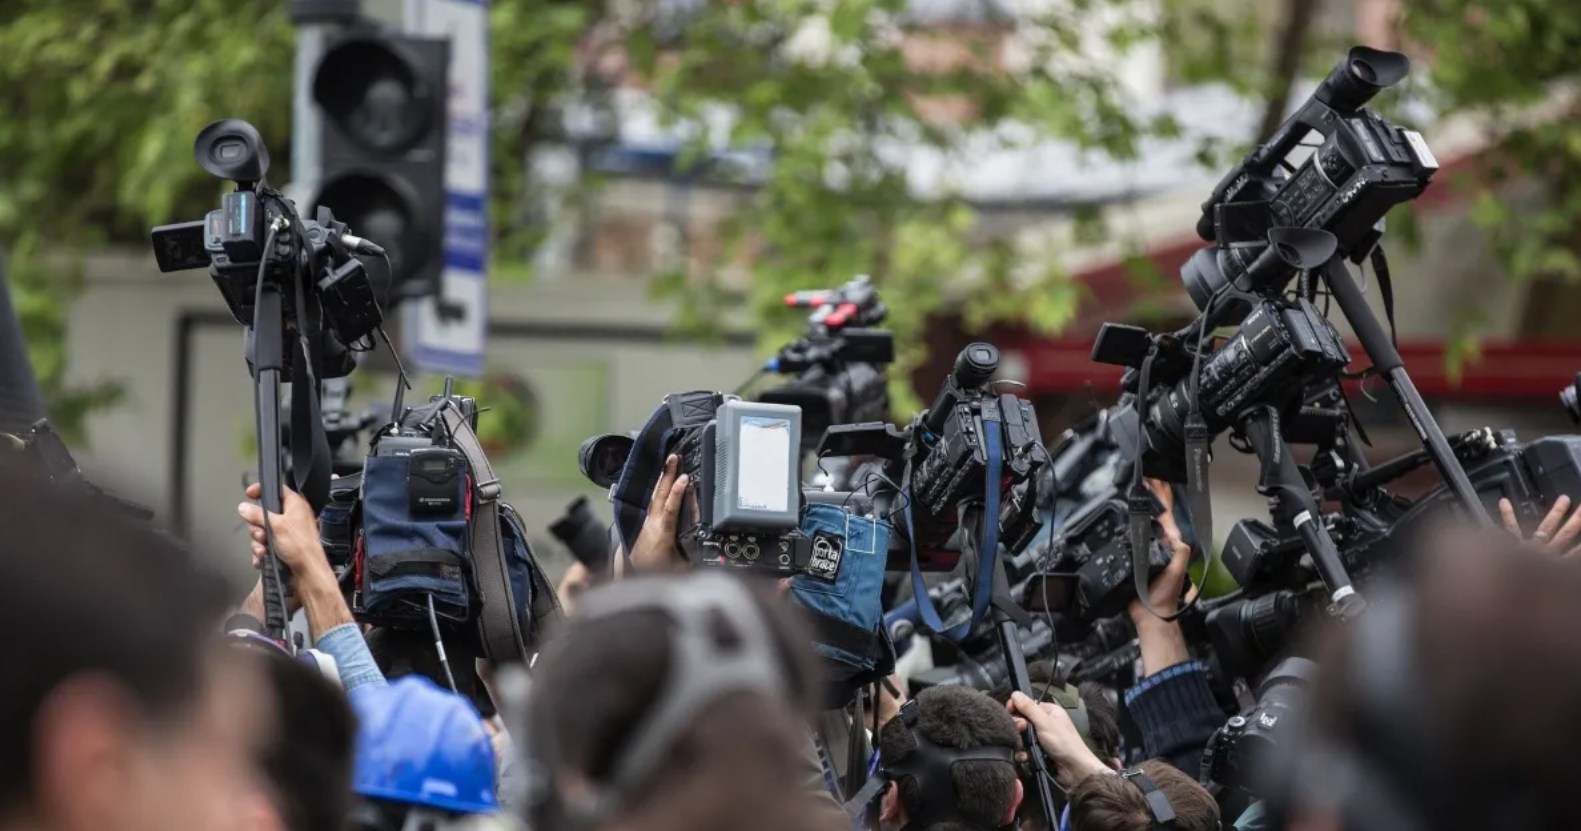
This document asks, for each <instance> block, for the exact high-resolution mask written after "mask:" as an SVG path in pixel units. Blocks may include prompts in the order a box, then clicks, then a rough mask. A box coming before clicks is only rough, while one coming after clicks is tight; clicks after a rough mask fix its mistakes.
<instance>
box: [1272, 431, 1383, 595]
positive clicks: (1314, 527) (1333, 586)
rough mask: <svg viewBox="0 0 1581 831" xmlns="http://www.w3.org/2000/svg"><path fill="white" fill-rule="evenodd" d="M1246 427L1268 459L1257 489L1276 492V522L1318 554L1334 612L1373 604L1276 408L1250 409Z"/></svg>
mask: <svg viewBox="0 0 1581 831" xmlns="http://www.w3.org/2000/svg"><path fill="white" fill-rule="evenodd" d="M1241 429H1242V431H1243V432H1244V433H1245V434H1246V437H1247V438H1248V439H1250V440H1251V444H1252V448H1253V449H1254V450H1256V451H1257V459H1258V461H1259V462H1261V463H1262V475H1261V476H1260V477H1259V479H1260V481H1259V482H1258V483H1257V490H1258V491H1259V492H1261V493H1263V494H1266V495H1268V496H1269V497H1272V499H1273V513H1274V524H1275V526H1278V527H1281V528H1289V527H1292V526H1293V527H1294V528H1295V530H1296V533H1297V534H1300V535H1301V541H1302V542H1304V543H1305V544H1306V547H1307V551H1308V552H1310V553H1311V555H1312V563H1313V565H1315V566H1317V570H1318V576H1320V577H1321V578H1322V579H1323V584H1324V585H1325V586H1327V587H1328V590H1329V604H1330V605H1329V613H1330V614H1332V615H1334V616H1335V617H1338V618H1340V619H1342V620H1348V619H1350V618H1352V617H1355V616H1356V615H1358V614H1360V613H1361V612H1362V610H1363V609H1365V608H1366V606H1367V604H1366V602H1365V601H1363V600H1362V598H1361V595H1359V594H1357V593H1356V588H1355V587H1354V586H1352V585H1351V582H1350V574H1349V573H1347V572H1346V571H1345V564H1344V563H1343V562H1342V561H1341V560H1340V558H1339V549H1338V548H1337V547H1336V546H1335V545H1334V540H1333V538H1331V537H1330V536H1329V534H1328V529H1327V528H1325V527H1324V526H1323V520H1322V512H1321V510H1320V509H1319V508H1318V504H1317V501H1316V500H1314V499H1313V498H1312V492H1311V491H1310V490H1308V489H1307V483H1306V480H1305V479H1303V478H1302V476H1301V471H1300V469H1298V468H1297V467H1296V462H1295V459H1292V458H1291V457H1290V445H1288V444H1286V443H1285V439H1284V436H1282V435H1280V434H1279V425H1278V421H1277V420H1276V417H1275V413H1274V411H1273V410H1272V409H1270V408H1267V407H1257V408H1254V409H1252V410H1249V411H1248V412H1247V413H1246V414H1245V415H1244V416H1243V417H1242V422H1241Z"/></svg>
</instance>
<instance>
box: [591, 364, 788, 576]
mask: <svg viewBox="0 0 1581 831" xmlns="http://www.w3.org/2000/svg"><path fill="white" fill-rule="evenodd" d="M801 437H802V421H801V411H800V410H799V409H797V408H796V407H794V406H789V405H784V404H767V403H762V402H754V401H743V400H741V399H740V398H737V397H736V396H733V395H724V394H722V393H716V392H708V391H698V392H689V393H676V394H672V395H669V396H666V397H665V399H664V402H663V404H661V405H660V407H659V409H658V411H656V412H655V413H654V416H653V418H651V419H650V420H649V422H648V424H647V425H646V426H645V427H644V428H643V429H642V430H641V431H639V433H638V434H637V436H636V437H635V438H631V437H628V436H623V435H617V434H610V435H603V436H595V437H593V438H590V439H588V440H586V441H584V442H583V443H582V447H581V450H580V451H579V453H578V456H579V462H580V465H581V468H582V472H583V474H584V475H587V477H588V479H589V480H591V481H593V482H594V483H595V484H604V483H606V482H608V483H609V484H610V486H612V487H613V488H614V490H613V491H612V495H613V499H614V502H615V510H616V520H617V525H619V526H620V528H621V531H620V533H621V535H622V542H623V543H624V544H625V545H626V546H627V550H628V551H629V550H630V545H631V544H632V543H633V542H634V541H635V539H636V534H637V531H638V530H639V529H640V528H641V527H642V522H643V520H644V518H645V517H644V516H643V514H644V513H645V512H646V510H647V507H648V501H649V497H650V495H651V494H650V493H649V492H648V490H650V489H651V487H652V485H651V483H652V482H656V481H658V477H659V473H660V470H661V468H662V466H663V464H664V460H665V459H666V458H667V457H668V456H670V455H671V454H674V455H675V456H677V457H678V458H679V460H680V472H681V473H683V474H685V475H686V476H687V477H688V478H689V482H690V484H689V485H688V486H687V491H686V496H685V501H684V503H683V504H682V506H681V515H680V520H679V526H678V529H677V535H676V544H677V545H678V546H679V547H680V549H681V551H682V552H683V553H684V554H685V555H686V557H687V558H688V559H689V560H691V562H692V563H693V564H694V565H697V566H727V567H734V568H745V569H752V570H756V571H767V572H771V573H775V574H787V575H788V574H794V573H798V572H800V571H803V570H804V569H805V568H806V567H807V566H808V562H809V557H810V556H811V553H812V548H811V542H810V540H809V539H808V538H807V536H806V535H805V534H803V533H802V532H801V529H800V526H801V507H802V492H801V476H800V472H801V471H800V468H801ZM617 462H618V464H617ZM622 520H624V521H622ZM628 537H629V538H628Z"/></svg>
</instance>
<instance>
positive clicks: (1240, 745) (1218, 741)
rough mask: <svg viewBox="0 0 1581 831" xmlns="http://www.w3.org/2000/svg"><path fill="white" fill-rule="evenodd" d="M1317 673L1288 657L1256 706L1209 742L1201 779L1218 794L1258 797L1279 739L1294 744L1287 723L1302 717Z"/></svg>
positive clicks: (1308, 664) (1261, 690)
mask: <svg viewBox="0 0 1581 831" xmlns="http://www.w3.org/2000/svg"><path fill="white" fill-rule="evenodd" d="M1317 669H1318V667H1317V665H1316V664H1314V663H1312V662H1311V661H1308V660H1306V659H1304V658H1287V659H1285V660H1284V661H1282V662H1281V663H1280V664H1279V665H1278V666H1276V667H1274V669H1273V670H1272V671H1271V672H1269V673H1268V677H1267V678H1265V679H1264V680H1263V683H1262V685H1261V686H1260V687H1259V688H1258V691H1257V703H1256V704H1255V705H1253V706H1252V707H1251V709H1249V710H1247V711H1246V712H1244V713H1241V714H1240V715H1236V716H1232V717H1231V718H1230V720H1229V721H1228V722H1226V723H1225V725H1224V726H1223V727H1221V728H1219V730H1218V732H1216V733H1214V734H1213V737H1212V738H1211V739H1209V740H1208V746H1207V747H1206V748H1205V749H1204V750H1203V752H1202V774H1201V776H1200V777H1199V779H1200V780H1201V781H1202V782H1203V783H1204V784H1207V785H1210V786H1212V787H1213V788H1214V790H1215V791H1218V790H1222V789H1226V788H1229V789H1234V790H1241V791H1246V792H1248V793H1252V794H1254V795H1255V794H1256V791H1257V789H1258V787H1259V786H1260V784H1261V783H1260V782H1259V780H1258V777H1259V776H1265V775H1266V774H1267V773H1268V771H1269V768H1270V760H1271V759H1272V758H1273V754H1274V752H1275V750H1277V748H1278V747H1279V743H1280V741H1281V739H1280V736H1281V735H1284V736H1286V738H1285V739H1283V740H1284V741H1289V737H1288V731H1289V729H1290V728H1289V727H1285V726H1282V725H1288V724H1289V723H1290V722H1291V721H1293V720H1295V719H1297V718H1299V717H1300V716H1301V714H1302V711H1303V709H1304V707H1305V698H1306V692H1307V688H1308V687H1309V686H1310V685H1311V683H1312V681H1313V679H1314V678H1315V677H1316V675H1317Z"/></svg>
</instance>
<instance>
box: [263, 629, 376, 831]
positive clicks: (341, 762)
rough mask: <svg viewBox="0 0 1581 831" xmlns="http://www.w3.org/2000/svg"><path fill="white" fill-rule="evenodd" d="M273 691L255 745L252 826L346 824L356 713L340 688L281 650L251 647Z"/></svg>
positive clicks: (281, 828) (312, 828) (285, 830)
mask: <svg viewBox="0 0 1581 831" xmlns="http://www.w3.org/2000/svg"><path fill="white" fill-rule="evenodd" d="M247 654H249V655H251V656H252V658H253V660H254V661H255V662H256V664H257V667H258V671H259V674H260V675H262V676H264V678H266V679H267V680H266V682H265V686H266V687H267V688H268V689H269V690H271V691H272V693H273V698H274V702H273V703H274V708H273V715H272V718H271V719H270V722H271V724H272V725H273V727H274V729H273V730H271V731H270V733H269V735H268V737H267V738H266V739H265V740H264V741H263V743H262V746H261V747H260V748H259V749H258V754H257V765H258V769H259V773H260V777H259V780H260V781H259V794H258V796H259V798H258V800H257V801H256V803H255V805H254V808H255V811H254V816H253V818H252V819H253V821H252V822H251V824H250V827H251V828H252V829H254V831H341V828H342V827H343V826H344V824H345V822H346V816H347V813H348V812H349V811H350V809H351V802H352V794H351V773H352V760H353V758H354V756H353V749H354V747H355V743H356V738H357V720H356V717H355V716H353V715H352V712H351V705H350V704H348V703H347V701H346V696H345V694H344V693H343V692H341V690H340V687H339V686H338V685H337V684H335V683H333V682H331V681H330V680H329V679H327V678H325V677H324V676H323V674H322V673H321V672H320V671H319V670H318V669H317V667H315V666H313V665H311V664H308V663H304V662H303V661H302V660H299V659H296V658H293V657H291V656H290V655H288V654H286V652H285V651H284V650H283V649H275V650H270V649H269V648H268V647H264V648H251V649H248V650H247Z"/></svg>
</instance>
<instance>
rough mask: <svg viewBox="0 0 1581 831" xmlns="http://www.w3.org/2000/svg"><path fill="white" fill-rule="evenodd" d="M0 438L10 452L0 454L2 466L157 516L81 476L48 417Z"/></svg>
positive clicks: (132, 512)
mask: <svg viewBox="0 0 1581 831" xmlns="http://www.w3.org/2000/svg"><path fill="white" fill-rule="evenodd" d="M0 439H4V440H5V443H4V445H0V447H4V448H5V449H7V450H9V451H10V452H9V453H7V454H5V456H3V457H0V467H3V466H5V464H10V463H14V464H17V465H18V466H20V467H21V468H22V469H24V470H27V471H28V472H30V473H33V474H35V475H37V476H40V477H42V478H43V479H44V481H46V482H49V483H50V484H51V485H53V486H55V487H57V488H61V489H63V490H67V491H72V492H74V493H79V494H86V495H87V496H89V497H90V498H92V499H96V500H103V501H104V502H105V503H106V504H108V505H109V506H110V507H112V508H115V509H116V510H118V511H120V512H122V513H124V514H127V515H129V516H131V517H134V518H136V519H141V520H150V519H153V518H154V512H153V511H151V510H149V509H148V508H146V507H144V506H142V505H139V504H137V503H136V502H131V501H128V500H125V499H122V498H120V497H118V496H116V495H114V494H112V493H110V492H108V491H106V490H104V489H103V488H101V487H99V486H98V485H95V484H93V483H92V482H89V481H88V478H87V477H86V476H83V475H82V469H81V468H79V467H77V460H76V459H74V458H72V455H71V450H69V449H68V448H67V447H66V443H65V442H64V441H62V440H61V438H60V434H59V433H56V432H55V428H53V427H51V426H50V424H49V419H44V418H41V419H39V420H38V421H36V422H34V423H33V426H32V427H30V428H28V431H27V432H26V433H23V434H22V435H20V436H17V435H12V434H10V433H0Z"/></svg>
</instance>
